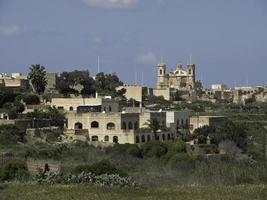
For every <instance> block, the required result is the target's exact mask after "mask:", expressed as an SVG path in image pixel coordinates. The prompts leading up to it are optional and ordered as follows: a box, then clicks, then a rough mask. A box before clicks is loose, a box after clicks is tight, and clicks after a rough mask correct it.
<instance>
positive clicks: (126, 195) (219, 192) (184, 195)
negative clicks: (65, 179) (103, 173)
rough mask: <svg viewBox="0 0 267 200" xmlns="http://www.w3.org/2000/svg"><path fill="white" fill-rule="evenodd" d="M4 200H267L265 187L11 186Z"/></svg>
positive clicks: (2, 190) (6, 191)
mask: <svg viewBox="0 0 267 200" xmlns="http://www.w3.org/2000/svg"><path fill="white" fill-rule="evenodd" d="M0 195H1V198H2V199H3V200H7V199H9V200H15V199H20V200H35V199H40V200H50V199H77V200H95V199H107V200H108V199H110V200H117V199H129V200H145V199H176V200H191V199H198V200H214V199H231V200H251V199H265V197H266V196H267V189H266V186H265V185H239V186H209V187H198V186H191V187H190V186H188V187H168V188H166V187H161V188H143V189H132V188H104V187H93V186H90V185H70V186H65V185H53V186H49V185H32V184H18V183H13V184H7V185H3V189H1V190H0Z"/></svg>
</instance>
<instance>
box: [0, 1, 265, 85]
mask: <svg viewBox="0 0 267 200" xmlns="http://www.w3.org/2000/svg"><path fill="white" fill-rule="evenodd" d="M190 54H192V61H193V62H194V63H195V64H196V67H197V76H198V79H202V80H203V82H204V84H205V85H206V86H209V85H210V84H212V83H221V82H223V83H226V84H228V85H229V86H234V83H235V82H236V85H237V86H239V85H246V82H247V79H248V82H249V84H250V85H258V84H266V85H267V78H266V76H267V1H266V0H0V72H8V73H10V72H18V71H20V72H23V73H27V72H28V65H29V64H33V63H41V64H43V65H44V66H45V67H46V69H47V71H50V72H52V71H53V72H61V71H70V70H74V69H88V70H89V71H90V73H91V74H93V75H94V74H95V73H96V71H97V57H98V56H100V69H101V71H105V72H107V73H109V72H116V73H117V74H118V75H119V76H120V78H121V79H122V80H123V81H124V82H125V83H129V84H132V83H134V81H135V74H137V81H138V83H140V82H141V74H142V73H143V74H144V83H145V84H147V85H150V86H154V85H155V81H156V69H155V68H156V65H157V63H159V62H160V61H161V60H163V61H164V62H165V63H167V64H168V66H169V69H172V68H174V66H175V65H176V64H177V63H180V62H181V63H183V64H186V63H187V61H188V60H189V56H190Z"/></svg>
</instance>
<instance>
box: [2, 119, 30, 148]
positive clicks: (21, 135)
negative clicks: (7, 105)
mask: <svg viewBox="0 0 267 200" xmlns="http://www.w3.org/2000/svg"><path fill="white" fill-rule="evenodd" d="M24 141H25V132H23V131H21V130H19V128H18V127H16V126H15V125H10V124H9V125H1V126H0V144H3V145H8V144H16V143H17V142H24Z"/></svg>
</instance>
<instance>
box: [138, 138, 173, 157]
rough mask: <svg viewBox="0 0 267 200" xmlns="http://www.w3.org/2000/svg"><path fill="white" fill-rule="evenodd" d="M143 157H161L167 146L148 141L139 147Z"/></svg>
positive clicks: (158, 142)
mask: <svg viewBox="0 0 267 200" xmlns="http://www.w3.org/2000/svg"><path fill="white" fill-rule="evenodd" d="M141 149H142V154H143V156H145V157H158V158H160V157H162V156H164V155H165V154H166V153H167V152H168V145H167V144H165V143H163V142H160V141H150V142H148V143H146V144H144V145H142V147H141Z"/></svg>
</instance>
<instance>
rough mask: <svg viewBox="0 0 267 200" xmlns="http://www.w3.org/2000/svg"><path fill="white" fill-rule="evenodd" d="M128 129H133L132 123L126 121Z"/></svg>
mask: <svg viewBox="0 0 267 200" xmlns="http://www.w3.org/2000/svg"><path fill="white" fill-rule="evenodd" d="M128 129H130V130H131V129H133V124H132V122H129V123H128Z"/></svg>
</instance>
